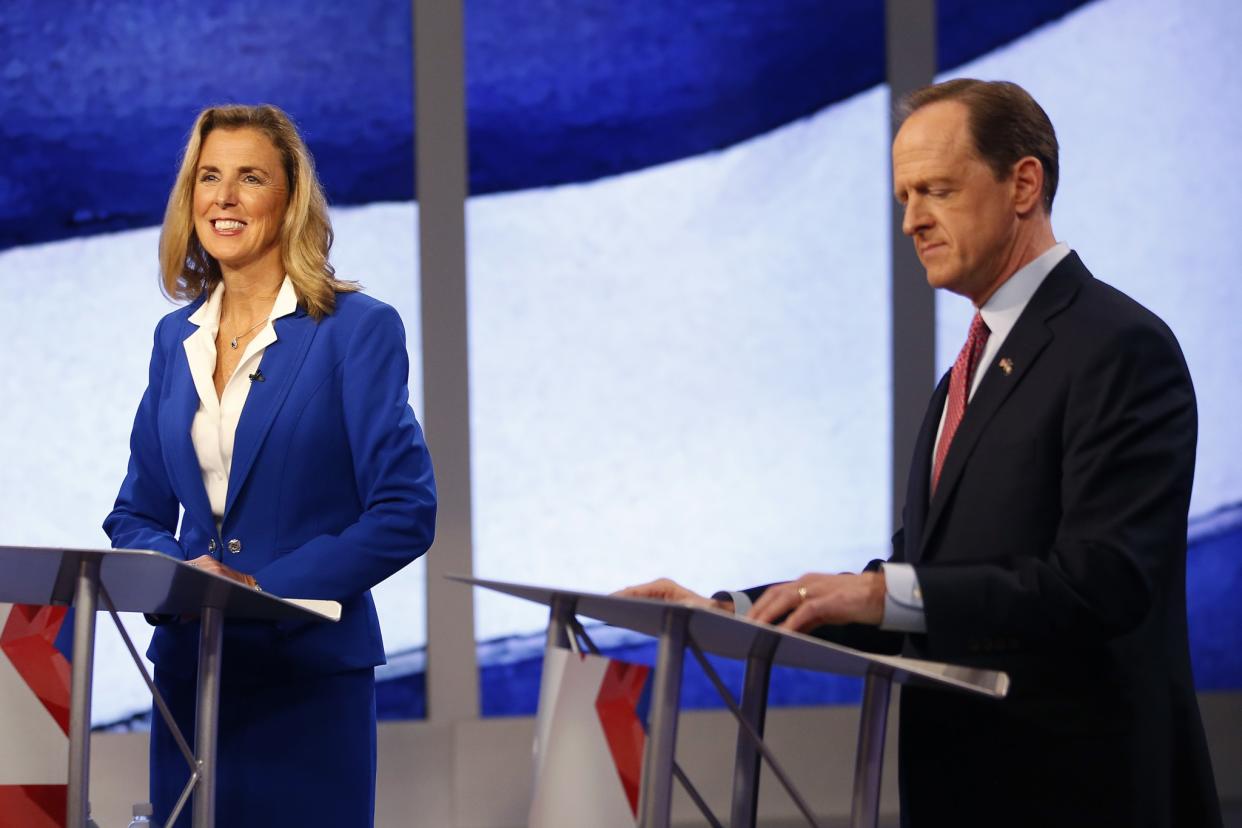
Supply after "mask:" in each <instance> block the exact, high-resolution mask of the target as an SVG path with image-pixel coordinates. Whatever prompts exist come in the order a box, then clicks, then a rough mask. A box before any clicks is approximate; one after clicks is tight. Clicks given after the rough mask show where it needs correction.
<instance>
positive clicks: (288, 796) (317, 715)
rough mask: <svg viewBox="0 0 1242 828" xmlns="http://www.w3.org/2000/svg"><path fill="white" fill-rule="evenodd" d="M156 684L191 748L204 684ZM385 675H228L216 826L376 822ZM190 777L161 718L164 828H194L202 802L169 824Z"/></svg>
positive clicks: (160, 813)
mask: <svg viewBox="0 0 1242 828" xmlns="http://www.w3.org/2000/svg"><path fill="white" fill-rule="evenodd" d="M155 683H156V686H158V687H159V689H160V692H161V693H162V694H163V696H164V698H165V700H166V701H167V702H168V705H169V707H170V708H171V710H172V714H173V717H174V718H175V719H176V720H177V725H178V727H180V728H181V732H182V733H183V734H184V735H185V738H186V741H187V742H189V743H190V745H191V747H193V745H194V707H195V692H196V687H195V681H194V679H193V678H192V677H191V678H185V677H181V676H174V675H167V674H164V673H161V672H160V671H159V670H156V673H155ZM375 752H376V748H375V671H374V670H373V669H372V668H366V669H363V670H352V671H349V672H345V673H333V674H330V675H322V676H314V675H312V676H292V677H283V678H274V677H270V676H269V677H263V678H262V679H258V680H256V679H252V678H249V677H246V676H233V677H230V676H229V675H228V674H227V673H226V674H225V675H224V676H223V685H222V687H221V692H220V729H219V737H218V741H217V755H218V762H217V771H216V772H217V780H216V825H220V826H228V828H251V827H252V826H253V828H279V826H286V825H287V826H298V827H299V828H316V826H323V828H339V826H342V825H348V826H370V825H374V822H375V762H376V758H375ZM189 776H190V772H189V768H188V766H187V765H186V762H185V759H184V757H182V755H181V752H180V751H179V750H178V749H177V743H176V742H175V741H174V740H173V738H172V735H171V733H170V732H169V730H168V728H167V727H166V726H165V724H164V720H163V718H162V717H161V716H160V715H159V712H158V711H156V712H155V714H154V715H153V716H152V721H151V802H152V804H153V805H154V806H155V818H156V821H157V823H158V824H159V825H161V826H164V828H190V824H191V814H192V813H193V800H191V801H190V802H189V803H187V805H186V807H185V808H183V809H182V812H181V816H180V818H179V819H178V820H177V822H176V824H175V826H170V825H169V824H168V815H169V814H170V813H172V809H173V807H174V806H175V805H176V802H177V798H178V797H179V796H180V795H181V790H182V788H184V786H185V783H186V781H187V780H188V779H189Z"/></svg>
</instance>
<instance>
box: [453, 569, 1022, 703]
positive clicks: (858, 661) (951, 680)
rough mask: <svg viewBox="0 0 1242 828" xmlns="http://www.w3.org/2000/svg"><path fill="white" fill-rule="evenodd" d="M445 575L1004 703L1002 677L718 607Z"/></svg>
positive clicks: (736, 646) (600, 614) (806, 665)
mask: <svg viewBox="0 0 1242 828" xmlns="http://www.w3.org/2000/svg"><path fill="white" fill-rule="evenodd" d="M445 577H447V578H449V579H450V580H453V581H457V582H459V583H463V584H470V585H473V586H477V587H482V588H484V589H490V590H493V591H495V592H501V593H504V594H506V595H512V596H514V597H516V598H524V599H526V600H527V601H534V602H535V603H537V604H544V605H546V606H551V605H552V603H553V601H555V600H557V599H561V600H564V601H566V602H567V603H568V604H569V605H570V607H571V612H573V613H574V614H575V615H583V616H586V617H588V618H594V619H597V620H599V621H603V622H604V623H606V624H610V625H612V626H614V627H622V628H624V629H628V630H634V631H635V632H640V633H645V634H647V635H655V636H658V635H659V634H660V632H661V630H662V628H663V626H664V621H665V617H666V615H667V614H668V613H669V612H680V613H686V614H687V615H688V616H689V622H690V623H689V633H690V636H691V638H693V639H694V641H695V642H696V643H697V644H698V645H699V647H700V648H701V649H702V650H703V651H704V652H709V653H714V654H716V655H722V656H726V657H729V658H737V659H746V658H748V657H749V656H750V655H751V654H752V653H760V652H764V651H769V650H773V649H774V655H773V659H772V661H773V663H774V664H780V665H784V666H788V667H798V668H801V669H804V670H814V671H817V672H822V673H837V674H840V675H852V676H865V675H867V674H868V673H879V674H882V675H884V676H886V677H888V678H890V679H892V680H893V681H895V682H897V683H899V684H917V685H923V686H932V687H943V688H955V689H958V690H964V691H967V692H970V693H977V694H980V695H983V696H988V697H990V698H1004V696H1005V695H1006V694H1007V693H1008V692H1009V676H1008V674H1007V673H1002V672H997V671H995V670H983V669H979V668H974V667H961V666H958V665H954V664H943V663H941V662H936V661H922V660H920V659H913V658H905V657H903V656H887V655H877V654H875V653H866V652H862V651H860V650H854V649H851V648H849V647H845V646H843V645H840V644H833V643H831V642H828V641H824V640H822V639H819V638H814V637H812V636H809V635H803V634H802V633H794V632H788V631H786V630H781V629H778V628H777V627H774V626H772V625H770V624H763V623H760V622H758V621H752V620H750V619H748V618H745V617H742V616H739V615H734V614H733V613H729V612H723V611H721V610H718V609H706V608H701V607H688V606H684V605H680V604H670V603H667V602H665V601H657V600H652V599H648V598H620V597H617V596H615V595H602V594H599V593H592V592H575V591H574V590H569V589H559V588H555V587H543V586H532V585H529V584H514V583H507V582H504V581H488V580H484V579H481V578H466V577H462V576H457V575H447V576H445Z"/></svg>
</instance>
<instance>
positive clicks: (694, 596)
mask: <svg viewBox="0 0 1242 828" xmlns="http://www.w3.org/2000/svg"><path fill="white" fill-rule="evenodd" d="M613 595H615V596H617V597H618V598H652V599H654V600H656V601H668V602H669V603H672V604H685V605H686V606H688V607H705V608H708V609H718V610H724V611H725V612H733V602H732V601H716V600H713V599H711V598H708V597H706V596H704V595H699V594H698V593H697V592H694V591H693V590H689V589H686V588H685V587H684V586H682V585H681V584H679V583H677V582H676V581H672V580H669V579H668V578H660V579H658V580H655V581H648V582H647V583H645V584H638V585H637V586H631V587H626V588H625V589H622V590H619V591H617V592H614V593H613Z"/></svg>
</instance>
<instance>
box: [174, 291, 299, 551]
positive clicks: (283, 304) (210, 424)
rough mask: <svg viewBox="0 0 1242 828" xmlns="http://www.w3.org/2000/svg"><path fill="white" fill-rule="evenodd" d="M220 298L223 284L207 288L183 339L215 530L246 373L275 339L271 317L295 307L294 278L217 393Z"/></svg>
mask: <svg viewBox="0 0 1242 828" xmlns="http://www.w3.org/2000/svg"><path fill="white" fill-rule="evenodd" d="M223 298H224V283H223V282H221V283H220V284H219V285H217V286H216V289H215V290H213V291H212V292H211V296H210V297H208V299H207V301H206V302H204V303H203V305H202V307H200V308H199V309H198V310H196V311H195V312H194V313H193V314H191V316H190V319H189V321H190V322H191V323H192V324H194V325H197V326H198V330H197V331H195V332H194V333H192V334H191V335H190V336H189V337H187V338H186V340H185V342H184V343H183V344H184V346H185V355H186V359H187V360H189V363H190V376H191V377H192V378H193V380H194V387H195V389H197V390H198V411H197V412H196V413H195V414H194V420H193V422H192V423H191V425H190V439H191V440H192V441H193V443H194V452H195V454H197V455H198V465H199V468H200V469H201V470H202V473H203V486H204V487H205V488H206V489H207V500H208V502H209V503H210V504H211V513H212V515H214V516H215V519H216V528H217V530H218V529H219V528H220V522H221V520H223V518H224V504H225V502H226V501H227V498H228V491H229V472H230V471H231V470H232V468H233V441H234V439H235V437H236V435H237V423H238V421H239V420H240V419H241V413H242V409H243V408H244V407H245V405H246V398H247V397H248V396H249V395H250V386H251V385H252V381H251V380H250V375H251V374H253V373H254V372H255V371H256V370H257V369H258V367H259V362H260V361H261V360H262V359H263V352H264V351H265V350H267V346H268V345H271V344H272V343H273V342H275V341H276V339H277V337H276V328H275V327H274V326H273V325H272V321H273V320H275V319H279V318H280V317H282V316H288V315H289V314H291V313H293V312H294V311H296V310H297V306H298V297H297V292H296V291H294V289H293V282H292V281H290V280H289V277H288V276H286V277H285V280H284V282H283V283H282V284H281V286H280V292H279V293H278V294H277V295H276V301H275V302H274V303H273V304H272V310H271V313H269V314H268V317H267V324H266V325H264V326H263V327H262V328H261V329H259V332H258V333H257V334H255V336H254V338H253V339H251V340H250V342H249V343H248V344H247V345H246V350H245V351H243V352H242V358H241V361H240V362H238V363H237V367H236V368H234V369H233V373H232V375H231V376H230V377H229V378H228V381H227V382H225V384H224V391H223V393H222V394H220V396H219V397H217V396H216V385H215V381H214V379H213V376H214V375H215V371H216V334H218V333H219V331H220V304H221V301H222V300H223Z"/></svg>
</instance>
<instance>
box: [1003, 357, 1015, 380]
mask: <svg viewBox="0 0 1242 828" xmlns="http://www.w3.org/2000/svg"><path fill="white" fill-rule="evenodd" d="M1000 369H1001V371H1002V372H1003V373H1004V374H1005V376H1009V375H1010V374H1012V373H1013V360H1012V359H1010V358H1009V357H1005V358H1004V359H1002V360H1001V361H1000Z"/></svg>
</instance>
